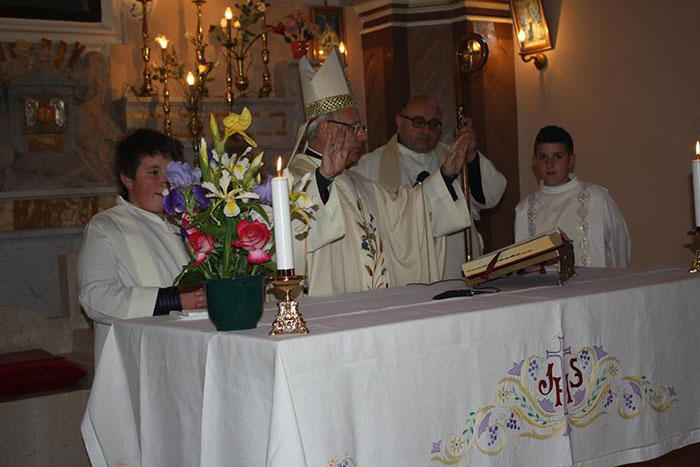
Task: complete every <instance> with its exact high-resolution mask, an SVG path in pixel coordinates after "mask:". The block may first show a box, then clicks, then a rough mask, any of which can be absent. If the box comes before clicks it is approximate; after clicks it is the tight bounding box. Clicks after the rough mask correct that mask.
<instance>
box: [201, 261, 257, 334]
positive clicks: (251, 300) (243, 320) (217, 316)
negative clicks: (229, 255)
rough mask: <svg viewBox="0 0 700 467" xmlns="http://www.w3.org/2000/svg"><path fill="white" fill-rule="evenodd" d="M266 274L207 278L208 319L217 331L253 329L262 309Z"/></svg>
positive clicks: (205, 283) (205, 285)
mask: <svg viewBox="0 0 700 467" xmlns="http://www.w3.org/2000/svg"><path fill="white" fill-rule="evenodd" d="M264 280H265V275H264V274H263V275H259V276H244V277H233V278H231V279H211V280H207V281H204V287H205V289H206V291H207V310H208V311H209V319H211V322H212V323H214V326H216V329H217V331H236V330H239V329H253V328H254V327H256V326H257V325H258V320H260V316H261V315H262V311H263V285H264Z"/></svg>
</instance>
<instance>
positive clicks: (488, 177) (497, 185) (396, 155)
mask: <svg viewBox="0 0 700 467" xmlns="http://www.w3.org/2000/svg"><path fill="white" fill-rule="evenodd" d="M449 149H450V148H449V146H447V145H446V144H444V143H442V142H439V143H438V145H437V146H436V147H435V149H433V150H432V151H429V152H426V153H419V152H416V151H413V150H411V149H409V148H407V147H406V146H404V145H403V144H401V143H399V142H398V136H397V135H396V134H394V136H392V137H391V139H390V140H389V142H388V143H387V144H385V145H384V146H381V147H379V148H377V149H375V150H374V151H372V152H370V153H368V154H365V155H364V156H362V157H361V158H360V160H359V161H358V163H357V165H355V166H354V167H352V168H351V169H350V170H352V171H355V172H357V173H360V174H362V175H364V176H365V177H367V178H369V179H370V180H374V181H375V182H377V183H379V184H380V185H382V186H383V187H384V188H386V189H388V190H396V189H398V187H399V186H401V185H408V186H413V184H414V183H415V182H416V178H417V177H418V174H420V173H421V172H424V171H425V172H428V173H431V174H432V173H435V172H436V171H437V170H439V169H440V166H442V164H443V162H445V158H446V157H447V154H448V152H449ZM477 157H478V158H479V169H480V172H481V186H482V189H483V192H484V198H485V200H484V202H483V203H480V202H479V201H477V200H476V199H474V196H473V195H472V194H471V193H470V194H469V207H470V211H471V212H470V214H471V218H472V220H474V221H477V220H479V219H481V216H480V214H479V212H480V211H481V210H482V209H490V208H493V207H495V206H496V205H497V204H498V202H499V201H500V200H501V197H502V196H503V193H504V192H505V190H506V178H505V177H504V176H503V174H501V173H500V172H499V171H498V170H496V167H494V165H493V163H492V162H491V161H490V160H489V159H487V158H486V157H485V156H484V155H483V154H482V153H481V152H480V151H477ZM470 230H471V234H472V246H473V257H474V258H477V257H479V256H481V255H482V254H483V240H482V239H481V236H480V235H479V234H478V232H477V231H476V228H475V227H474V226H472V228H471V229H470ZM435 242H436V245H435V248H436V249H437V250H438V251H439V250H442V249H446V251H447V255H446V264H445V276H444V278H445V279H457V278H461V277H462V264H463V263H464V261H465V257H464V253H465V252H464V232H462V231H460V232H455V233H453V234H451V235H447V236H440V237H436V239H435Z"/></svg>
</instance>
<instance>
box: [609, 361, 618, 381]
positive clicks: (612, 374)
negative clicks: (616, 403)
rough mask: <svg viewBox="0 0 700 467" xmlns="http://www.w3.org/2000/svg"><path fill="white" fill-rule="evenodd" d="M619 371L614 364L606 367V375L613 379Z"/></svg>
mask: <svg viewBox="0 0 700 467" xmlns="http://www.w3.org/2000/svg"><path fill="white" fill-rule="evenodd" d="M619 371H620V369H619V368H618V366H617V365H616V364H615V363H611V364H610V366H609V367H608V373H610V377H611V378H615V377H616V376H617V373H618V372H619Z"/></svg>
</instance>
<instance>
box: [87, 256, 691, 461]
mask: <svg viewBox="0 0 700 467" xmlns="http://www.w3.org/2000/svg"><path fill="white" fill-rule="evenodd" d="M548 284H549V285H548ZM553 284H554V280H553V276H551V275H549V274H548V275H546V276H524V277H511V278H505V279H499V280H497V281H494V282H490V283H487V284H484V285H488V286H491V285H493V286H497V287H500V288H501V291H500V292H499V293H496V294H490V295H487V294H484V295H478V296H474V297H467V298H455V299H447V300H441V301H435V300H432V299H431V297H432V296H433V295H435V294H436V293H439V292H441V291H444V290H449V289H455V288H460V287H463V284H461V283H459V282H448V283H441V284H436V285H433V286H430V287H427V286H419V285H415V286H407V287H400V288H393V289H386V290H382V291H378V292H362V293H356V294H348V295H343V296H335V297H320V298H306V299H304V300H303V301H302V304H301V309H302V311H303V313H304V317H305V318H306V321H307V323H308V325H309V328H310V330H311V334H308V335H305V336H282V337H274V338H273V337H268V336H267V333H268V331H269V330H270V323H271V322H272V319H273V318H274V311H275V310H274V308H272V307H269V308H266V310H265V313H264V315H263V318H262V320H261V324H260V325H259V327H258V328H257V329H254V330H249V331H238V332H216V331H215V330H214V328H213V325H212V324H211V323H210V322H209V320H206V319H205V320H191V321H189V320H176V319H175V318H173V317H169V316H163V317H154V318H144V319H135V320H129V321H121V322H117V323H116V324H114V326H113V328H112V330H111V331H110V334H109V336H108V338H107V341H106V344H105V347H104V350H103V353H102V360H101V361H100V362H99V366H98V369H97V374H96V377H95V381H94V384H93V388H92V393H91V395H90V400H89V403H88V408H87V411H86V414H85V417H84V420H83V426H82V431H83V437H84V439H85V444H86V447H87V450H88V453H89V456H90V459H91V461H92V463H93V466H102V465H110V466H169V467H173V466H183V467H184V466H186V467H192V466H262V465H269V466H306V465H309V466H363V467H364V466H418V465H446V464H447V465H452V464H455V465H470V466H486V465H517V466H546V465H551V466H564V465H577V466H608V465H618V464H624V463H629V462H637V461H642V460H646V459H650V458H654V457H658V456H660V455H662V454H664V453H666V452H668V451H670V450H673V449H676V448H679V447H682V446H685V445H688V444H692V443H695V442H698V441H700V374H699V372H698V370H699V369H700V368H699V366H698V361H700V346H699V345H698V340H699V339H698V338H699V337H700V332H699V331H700V313H698V303H700V276H692V275H689V274H688V273H687V272H685V271H681V270H678V269H666V270H640V269H627V270H622V269H620V270H614V269H583V268H580V269H579V270H578V275H577V276H576V277H574V278H572V279H570V280H569V281H568V282H567V283H566V284H565V285H564V286H557V285H553Z"/></svg>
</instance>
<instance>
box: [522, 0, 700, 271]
mask: <svg viewBox="0 0 700 467" xmlns="http://www.w3.org/2000/svg"><path fill="white" fill-rule="evenodd" d="M545 7H546V8H547V12H548V13H550V11H551V12H552V15H551V16H552V18H550V27H551V28H552V29H555V30H556V31H557V33H556V43H555V49H554V50H552V51H549V52H547V57H548V60H549V65H548V67H547V68H546V69H545V70H544V71H541V72H540V71H538V70H536V69H535V67H534V66H533V65H532V62H530V63H524V62H522V61H520V60H516V64H515V73H516V83H517V100H518V127H519V128H518V134H519V136H518V146H519V162H520V186H521V195H525V194H527V193H528V192H530V191H531V190H533V189H534V188H535V186H536V181H535V179H534V176H533V175H532V171H531V155H532V142H533V139H534V137H535V135H536V133H537V131H538V129H539V128H541V127H542V126H544V125H547V124H556V125H560V126H563V127H565V128H566V129H568V130H569V131H570V133H571V134H572V136H573V138H574V143H575V149H576V155H577V168H576V172H577V174H578V175H579V177H581V178H583V179H586V180H589V181H592V182H595V183H598V184H600V185H603V186H605V187H607V188H608V189H609V190H610V193H611V194H612V196H613V198H614V199H615V201H616V203H617V204H618V206H619V207H620V209H621V210H622V212H623V214H624V216H625V219H626V221H627V225H628V227H629V230H630V234H631V238H632V265H634V266H667V265H668V266H680V267H687V266H688V265H689V263H690V261H691V259H692V254H691V252H690V250H689V249H687V247H685V245H687V244H689V243H690V237H689V236H688V235H687V234H686V232H687V231H688V230H689V229H690V228H691V227H693V226H694V219H693V214H692V184H691V179H690V165H691V162H690V161H691V159H692V158H693V157H694V153H695V141H696V139H700V53H699V52H698V51H699V50H700V36H699V35H698V33H697V27H698V19H700V2H698V1H697V0H674V1H673V2H663V3H659V2H658V1H654V0H614V1H610V0H588V1H585V2H584V1H561V0H550V1H545ZM557 12H558V16H559V19H558V21H556V16H557ZM553 19H554V20H555V21H554V23H555V24H551V23H552V22H553V21H552V20H553ZM557 23H558V24H557Z"/></svg>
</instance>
